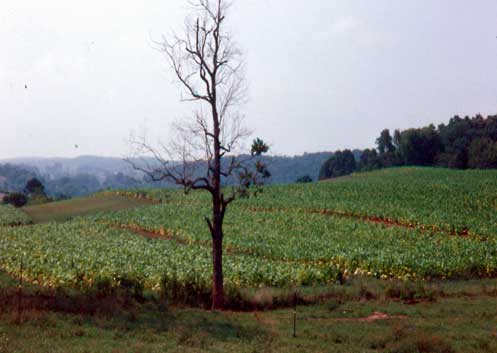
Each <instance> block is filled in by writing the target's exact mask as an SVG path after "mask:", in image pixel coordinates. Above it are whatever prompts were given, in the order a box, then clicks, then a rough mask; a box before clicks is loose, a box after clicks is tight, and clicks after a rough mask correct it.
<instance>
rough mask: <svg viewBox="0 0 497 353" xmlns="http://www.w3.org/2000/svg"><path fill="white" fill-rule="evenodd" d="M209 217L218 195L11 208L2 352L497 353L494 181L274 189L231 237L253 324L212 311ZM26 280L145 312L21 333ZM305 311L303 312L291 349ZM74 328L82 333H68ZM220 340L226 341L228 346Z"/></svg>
mask: <svg viewBox="0 0 497 353" xmlns="http://www.w3.org/2000/svg"><path fill="white" fill-rule="evenodd" d="M209 210H210V209H209V198H208V194H206V193H202V192H192V193H190V194H188V195H184V194H183V193H182V192H181V191H179V190H176V191H173V190H135V191H120V192H117V191H116V192H114V191H112V192H102V193H100V194H98V195H95V196H92V197H89V198H87V199H76V200H69V201H64V202H61V203H52V204H47V205H41V206H32V207H30V208H27V209H26V213H24V212H23V211H20V210H16V209H13V208H4V207H3V206H2V209H1V215H0V225H1V227H0V269H1V270H2V271H3V272H4V273H5V275H2V279H1V282H2V283H3V288H4V289H3V292H2V299H3V300H4V301H3V303H5V307H4V308H3V309H2V312H3V314H2V316H1V321H0V352H3V351H2V347H3V346H2V342H4V346H5V348H4V350H5V351H6V352H7V351H9V350H8V346H9V344H6V343H5V342H7V341H2V339H3V338H2V337H3V336H2V335H4V337H6V338H4V339H5V340H8V341H9V342H10V344H12V347H21V348H20V350H19V351H30V350H28V348H27V347H30V346H29V345H30V344H34V343H28V342H29V339H28V340H27V341H26V337H28V336H30V335H31V334H32V333H31V331H33V330H34V331H36V330H37V329H36V327H38V326H37V325H42V326H43V325H45V324H47V325H48V326H47V327H50V329H49V331H50V332H52V333H53V335H52V333H37V334H36V335H39V336H40V338H41V342H42V343H41V344H42V345H43V344H47V347H49V346H50V344H51V343H50V342H60V343H61V345H62V347H63V346H64V344H69V342H76V341H78V342H79V341H80V340H82V341H81V342H83V343H84V344H85V345H87V348H86V350H85V349H83V348H82V349H81V350H75V351H94V350H95V348H92V347H93V346H92V345H94V344H97V345H98V344H100V345H102V346H101V347H102V349H101V350H100V351H109V352H111V351H114V352H115V351H119V352H121V351H122V352H128V351H147V352H148V351H150V352H156V351H157V352H158V351H160V350H159V347H162V349H165V350H167V349H169V350H171V351H175V350H178V351H179V350H182V351H192V352H193V351H229V350H231V351H233V350H236V351H247V352H249V351H275V352H278V351H295V352H301V351H309V352H311V351H323V352H324V351H330V350H329V347H331V346H333V347H335V349H334V350H332V351H337V352H338V351H343V352H355V351H357V352H368V351H384V350H390V351H392V352H394V351H395V352H417V351H419V352H432V351H433V352H439V351H440V352H452V351H458V352H480V351H483V352H494V351H495V349H496V340H497V338H496V334H497V332H496V331H495V324H496V320H497V309H496V308H497V299H496V296H497V281H496V280H495V279H494V278H496V277H497V171H495V170H488V171H481V170H475V171H472V170H467V171H457V170H447V169H436V168H411V167H408V168H393V169H384V170H379V171H375V172H370V173H359V174H353V175H352V176H349V177H345V178H339V179H336V180H333V181H326V182H319V183H309V184H292V185H279V186H267V187H264V189H263V192H261V193H259V195H258V196H257V197H250V198H246V199H240V200H237V201H236V202H235V203H234V204H233V206H232V207H231V208H230V209H229V210H228V213H227V214H226V220H225V224H224V232H225V238H224V276H225V284H226V288H227V304H228V307H230V308H231V309H232V310H236V311H238V310H242V311H249V312H252V313H241V312H240V313H231V314H219V315H216V316H215V317H211V316H209V315H210V314H208V313H206V312H205V311H203V310H201V308H203V307H206V306H207V305H208V303H209V301H210V298H209V296H210V286H211V274H212V263H211V261H212V260H211V251H212V250H211V243H210V234H209V231H208V228H207V225H206V223H205V220H204V217H205V216H208V215H209ZM31 223H34V224H31ZM14 225H16V226H14ZM21 270H22V276H23V280H24V281H27V282H28V283H29V286H32V288H34V289H32V291H33V292H36V291H38V290H40V291H42V292H43V291H46V292H47V293H52V294H47V295H48V297H50V296H51V295H53V296H54V298H57V295H60V293H61V292H63V293H64V298H66V299H67V298H73V299H72V300H76V301H77V299H74V296H76V297H77V296H78V295H79V294H78V293H85V294H86V295H89V296H97V297H99V296H100V297H102V296H103V297H108V296H112V295H117V294H116V293H119V291H120V290H125V292H126V293H128V294H129V293H130V292H132V293H133V295H132V297H133V298H134V300H136V301H137V302H136V303H134V304H133V305H131V306H130V307H131V308H132V309H131V314H130V312H129V311H125V313H124V314H123V313H121V314H119V315H124V316H123V317H122V318H121V319H122V320H121V319H120V316H119V315H118V316H116V317H113V318H112V319H102V318H100V316H99V314H97V315H96V316H95V315H94V314H95V313H94V312H92V314H89V316H88V317H87V316H85V315H86V314H85V313H84V310H83V309H81V311H82V312H83V313H82V314H81V313H78V311H77V310H75V312H73V311H71V310H69V312H70V313H67V311H68V310H60V308H59V309H53V308H52V309H53V310H51V309H46V308H47V305H48V304H47V305H41V306H42V307H44V308H45V309H46V310H48V313H46V314H43V315H45V316H44V318H43V319H40V318H39V317H38V316H36V315H41V314H39V313H38V314H36V315H34V314H33V315H34V316H35V318H34V319H33V318H31V319H30V318H29V317H28V318H27V319H26V320H27V323H26V324H23V326H22V329H19V330H17V329H14V327H13V326H12V323H10V322H11V321H9V320H10V319H9V317H10V318H12V317H14V316H15V315H14V314H15V310H13V308H15V302H16V298H15V295H13V296H12V297H9V295H8V293H11V292H12V291H11V290H13V288H14V286H15V285H16V283H17V280H16V279H17V278H18V277H19V276H20V271H21ZM7 274H8V275H7ZM9 288H10V289H9ZM36 288H38V289H36ZM57 288H59V289H57ZM123 288H124V289H123ZM12 293H13V292H12ZM57 293H58V294H57ZM75 293H76V294H75ZM133 302H134V301H133ZM9 303H10V304H9ZM295 303H298V304H299V305H304V307H303V308H302V309H301V310H302V311H301V312H300V313H299V330H298V333H299V335H298V337H297V338H296V339H293V340H292V338H291V332H290V331H291V314H290V313H291V311H290V309H289V307H292V306H293V305H294V304H295ZM127 304H129V303H127ZM156 304H157V306H158V307H162V309H161V310H162V311H163V313H162V314H159V312H161V310H159V309H157V315H156V317H155V314H154V313H155V312H156V311H155V309H153V307H154V306H153V305H156ZM9 305H11V306H12V310H9V309H8V306H9ZM185 305H187V308H186V307H185ZM163 306H166V307H167V308H166V309H164V308H163ZM33 307H35V308H38V307H37V306H36V305H34V306H33ZM48 307H49V308H50V307H55V308H57V305H55V304H53V305H52V304H50V305H48ZM83 307H84V305H83V304H81V308H83ZM125 308H127V309H123V310H128V309H129V308H128V306H126V305H125ZM38 309H39V308H38ZM38 309H37V310H38ZM45 309H44V310H45ZM40 310H41V309H40ZM253 310H256V311H253ZM257 310H263V312H260V314H258V311H257ZM264 310H265V311H264ZM292 310H293V309H292ZM41 311H42V312H43V310H41ZM96 311H97V312H99V310H96ZM254 312H255V314H254ZM9 315H10V316H9ZM68 315H69V316H68ZM71 315H72V316H71ZM129 315H134V316H133V317H134V319H133V318H131V319H130V317H129ZM374 315H376V316H374ZM382 315H383V316H382ZM28 316H29V315H28ZM104 316H105V315H104ZM111 316H112V315H111ZM152 317H154V318H153V319H151V318H152ZM371 317H372V318H371ZM180 318H182V319H180ZM183 318H187V319H185V320H186V323H185V322H184V321H182V320H183ZM361 318H362V319H361ZM368 318H369V319H368ZM363 319H364V320H363ZM43 320H47V322H46V323H40V322H44V321H43ZM101 320H103V321H102V322H103V323H102V322H101ZM106 320H107V321H106ZM119 320H121V321H119ZM76 321H77V323H75V322H76ZM189 325H191V327H190V326H189ZM300 325H302V326H300ZM193 327H195V328H193ZM16 328H17V326H16ZM142 328H144V330H145V331H144V332H140V333H139V332H138V331H140V330H141V329H142ZM61 330H66V331H68V332H69V334H68V336H64V335H62V333H60V334H59V332H60V331H61ZM75 330H76V331H78V330H80V331H81V332H83V333H82V334H81V336H79V337H78V335H76V334H75V335H72V334H70V332H73V331H75ZM122 330H125V331H126V330H127V331H126V332H131V337H133V335H138V336H140V335H145V336H146V337H145V336H144V337H142V339H143V340H144V341H145V343H143V342H142V343H141V344H143V346H142V348H140V345H139V343H138V341H136V342H134V341H133V339H132V338H129V339H130V340H132V341H133V342H131V341H130V342H128V343H129V345H127V344H124V343H123V342H124V341H120V344H121V345H120V346H119V347H120V348H119V350H112V349H111V347H112V342H114V341H115V339H116V337H117V336H120V335H123V333H122ZM191 330H193V331H196V330H198V332H199V334H200V336H198V337H196V336H195V335H192V334H191V332H190V331H191ZM218 330H220V331H225V332H228V333H229V334H228V336H227V337H228V338H229V339H228V338H226V339H227V340H228V341H229V342H228V341H223V340H224V338H223V339H221V338H220V336H216V335H217V334H216V332H217V331H218ZM465 330H468V331H467V332H465ZM80 331H78V332H80ZM159 332H164V335H163V334H159ZM178 332H184V334H182V335H181V334H179V333H178ZM359 332H364V337H365V338H364V339H361V338H359ZM414 333H415V334H414ZM461 334H462V335H464V337H465V339H464V340H461V339H460V338H461V337H460V335H461ZM178 335H179V336H178ZM413 335H414V336H413ZM138 336H137V337H138ZM180 336H181V337H180ZM183 336H185V337H183ZM356 336H357V337H356ZM90 337H92V338H90ZM97 337H98V338H97ZM140 337H141V336H140ZM202 337H203V338H202ZM413 337H414V338H413ZM418 338H419V340H418ZM136 339H137V340H138V338H136ZM316 339H319V340H316ZM99 340H101V341H99ZM148 340H149V341H148ZM423 340H425V341H427V343H426V342H425V343H426V345H428V346H429V345H430V344H431V345H432V346H437V342H438V341H437V340H441V341H440V342H438V345H439V346H440V347H442V346H444V345H445V347H446V350H429V349H428V350H421V349H420V348H419V345H420V344H421V345H422V344H423ZM104 341H105V342H104ZM317 341H319V342H320V343H316V342H317ZM442 341H443V342H442ZM23 342H24V343H23ZM64 342H65V343H64ZM354 342H359V343H358V344H357V345H356V344H355V343H354ZM16 345H17V346H16ZM137 345H138V348H136V347H137ZM245 345H248V346H247V347H246V348H243V349H242V348H241V347H244V346H245ZM409 345H411V346H412V347H411V346H409ZM404 346H405V347H408V348H406V350H402V347H404ZM178 347H180V348H178ZM181 347H183V348H184V347H187V348H185V349H186V350H185V349H182V348H181ZM249 347H252V348H249ZM278 347H280V348H281V349H278ZM409 347H411V348H409ZM413 347H414V348H413ZM416 347H417V348H416ZM409 349H411V350H409ZM416 349H417V350H416ZM12 351H14V350H12ZM31 351H38V350H36V349H32V350H31ZM39 351H49V350H48V348H43V349H41V348H40V350H39ZM62 351H63V350H62Z"/></svg>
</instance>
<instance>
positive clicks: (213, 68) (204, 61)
mask: <svg viewBox="0 0 497 353" xmlns="http://www.w3.org/2000/svg"><path fill="white" fill-rule="evenodd" d="M192 7H193V12H192V15H191V16H190V17H188V18H187V20H186V28H185V33H184V34H183V35H182V36H178V35H173V36H172V38H165V37H163V40H162V41H161V42H160V43H159V44H160V49H161V50H162V51H163V52H164V53H165V55H166V57H167V59H168V61H169V63H170V65H171V67H172V69H173V70H174V74H175V76H176V78H177V79H178V81H179V83H180V85H181V86H182V91H183V93H182V100H183V101H186V102H193V103H194V106H195V108H194V110H193V117H191V118H190V119H188V120H187V121H181V122H179V123H177V124H175V129H176V132H177V138H175V139H174V140H173V141H171V142H170V143H169V144H167V145H164V144H160V147H159V148H156V147H152V146H151V145H150V144H149V143H148V142H147V141H146V140H145V138H141V139H134V140H133V141H132V142H133V143H134V145H135V147H137V149H135V151H136V152H137V153H138V154H143V153H144V152H146V153H148V154H151V155H152V156H153V157H154V159H155V163H149V164H147V163H143V162H142V163H138V162H137V161H136V160H135V159H131V158H130V159H128V161H130V163H132V164H133V167H134V168H135V169H138V170H141V171H142V172H144V173H146V174H147V175H148V176H149V177H150V178H151V179H152V180H154V181H162V180H168V181H171V182H173V183H175V184H177V185H181V186H183V187H184V188H185V190H186V191H189V190H198V189H202V190H206V191H208V192H209V193H210V194H211V196H212V214H211V216H209V217H206V222H207V225H208V227H209V230H210V233H211V237H212V259H213V277H212V280H213V282H212V308H213V309H222V308H223V307H224V284H223V283H224V281H223V220H224V216H225V213H226V209H227V207H228V205H229V204H230V203H231V202H232V201H233V200H235V198H236V197H237V196H238V195H239V194H240V193H245V192H246V191H247V188H248V186H249V185H250V184H254V183H255V184H258V183H259V182H258V180H261V178H260V177H261V176H262V178H264V177H267V176H268V175H269V174H268V172H267V170H266V169H265V166H264V165H263V164H262V163H261V162H260V161H258V163H257V164H256V167H255V170H251V169H250V168H249V166H248V164H247V161H246V160H241V159H240V158H238V157H236V153H237V152H238V150H239V148H240V147H241V146H240V142H241V140H242V139H243V138H245V137H247V136H248V135H249V132H248V131H247V130H246V129H245V128H244V127H243V124H242V116H241V115H240V113H239V112H238V110H237V108H238V107H239V106H240V104H241V103H243V102H244V101H245V97H246V87H245V81H244V70H243V60H242V54H241V52H240V51H239V50H238V49H237V47H236V45H235V44H234V43H233V42H232V40H231V37H230V35H229V33H228V31H227V30H226V28H225V27H226V26H225V21H226V17H225V16H226V14H227V11H228V9H229V7H230V4H229V3H228V2H227V1H226V0H195V2H194V3H192ZM261 142H262V141H260V140H259V142H258V144H254V146H255V147H254V146H253V148H252V151H251V152H252V155H260V154H261V153H262V152H267V145H265V144H264V143H263V142H262V145H261ZM223 159H224V162H222V161H223ZM228 178H237V179H238V181H239V182H240V183H239V186H238V187H231V188H223V182H224V181H225V180H227V179H228Z"/></svg>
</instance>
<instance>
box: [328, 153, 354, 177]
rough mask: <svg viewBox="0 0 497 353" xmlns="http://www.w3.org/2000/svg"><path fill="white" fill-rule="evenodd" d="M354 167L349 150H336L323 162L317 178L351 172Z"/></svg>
mask: <svg viewBox="0 0 497 353" xmlns="http://www.w3.org/2000/svg"><path fill="white" fill-rule="evenodd" d="M355 169H356V161H355V157H354V154H353V153H352V151H351V150H343V151H337V152H336V153H335V154H334V155H333V156H332V157H331V158H330V159H328V160H327V161H326V162H324V164H323V166H322V167H321V171H320V172H319V179H320V180H322V179H328V178H336V177H339V176H343V175H348V174H351V173H353V172H354V171H355Z"/></svg>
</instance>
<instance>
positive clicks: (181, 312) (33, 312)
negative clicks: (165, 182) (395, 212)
mask: <svg viewBox="0 0 497 353" xmlns="http://www.w3.org/2000/svg"><path fill="white" fill-rule="evenodd" d="M484 282H485V283H484V285H481V284H482V283H478V281H469V282H440V283H438V284H433V285H440V286H441V287H440V289H442V290H443V291H440V292H437V296H436V297H435V298H434V300H432V301H421V302H419V303H417V304H415V305H413V304H412V303H411V302H407V301H403V300H393V299H391V298H386V297H384V296H381V295H378V294H379V293H381V292H382V291H383V290H384V286H385V282H384V281H378V280H375V282H373V280H368V282H365V283H363V282H356V283H349V284H346V285H344V286H335V288H334V291H335V293H336V295H335V296H331V297H329V298H328V299H326V300H323V301H322V302H320V303H318V304H316V305H305V306H298V308H297V331H296V332H297V337H295V338H294V337H293V309H280V310H274V311H259V312H245V313H244V312H222V313H220V312H210V311H205V310H199V309H192V308H186V307H177V306H171V305H166V306H164V305H161V303H160V302H158V301H157V300H154V299H153V298H149V299H148V300H146V301H145V302H143V303H138V302H133V301H128V302H127V303H126V302H120V304H119V305H117V306H116V305H115V306H114V307H113V308H112V309H109V307H110V306H109V305H108V303H107V302H105V301H102V302H101V303H100V305H101V306H102V310H97V311H96V312H95V313H91V314H88V313H69V312H64V311H63V310H39V309H26V310H24V311H23V314H22V321H21V322H20V323H18V322H17V311H16V305H13V304H10V305H3V306H2V307H0V352H2V353H10V352H40V353H43V352H103V353H105V352H109V353H120V352H122V353H124V352H130V353H131V352H150V353H152V352H183V353H188V352H247V353H249V352H250V353H251V352H283V353H285V352H348V353H349V352H350V353H354V352H357V353H358V352H391V353H394V352H399V353H400V352H407V353H410V352H413V353H414V352H441V353H451V352H461V353H462V352H464V353H468V352H495V351H496V350H497V341H496V337H495V335H496V334H497V329H496V327H495V320H496V317H497V305H496V304H497V297H496V296H495V295H494V294H495V293H494V294H492V292H489V291H488V288H495V287H497V281H495V280H485V281H484ZM15 286H16V281H15V280H14V279H12V278H10V277H9V276H6V275H5V274H3V273H1V272H0V295H1V296H4V295H5V293H9V291H10V293H14V292H15V290H16V287H15ZM363 287H368V288H371V289H372V291H373V292H374V294H375V298H374V299H370V300H366V299H365V298H361V297H360V295H359V293H361V288H363ZM307 290H308V291H309V290H310V289H309V288H308V289H307ZM377 290H378V291H379V292H375V291H377ZM47 291H48V290H47V289H39V288H37V287H35V286H32V285H29V286H28V287H27V288H25V293H26V295H29V294H32V295H34V294H36V293H37V294H38V295H40V294H43V293H46V292H47ZM59 293H62V292H61V291H59ZM70 293H71V294H67V295H69V296H75V295H81V294H80V293H77V292H75V291H74V290H73V291H71V292H70ZM340 293H342V295H340ZM343 293H348V294H347V295H343ZM443 293H451V294H450V295H447V294H443ZM56 298H58V299H57V300H59V301H62V300H64V298H65V297H61V296H60V294H59V297H56ZM65 300H67V299H65ZM59 305H60V303H59ZM104 306H105V307H104ZM375 312H381V313H383V314H385V315H389V316H391V317H392V318H390V319H385V320H377V321H365V320H363V319H364V318H367V317H369V316H370V315H371V314H373V313H375Z"/></svg>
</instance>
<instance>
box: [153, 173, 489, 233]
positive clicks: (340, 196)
mask: <svg viewBox="0 0 497 353" xmlns="http://www.w3.org/2000/svg"><path fill="white" fill-rule="evenodd" d="M143 192H145V193H147V194H148V195H149V196H150V197H152V198H156V199H161V200H163V201H164V202H166V203H168V204H179V205H184V204H190V205H195V206H199V205H205V206H208V205H209V195H208V194H207V193H204V192H195V193H191V194H190V195H188V196H186V197H185V196H184V195H183V193H182V192H181V191H179V190H176V191H171V190H143ZM237 204H238V205H240V206H241V207H243V206H245V207H247V208H269V209H283V210H286V209H300V210H304V211H309V210H310V211H323V210H332V211H336V212H339V213H343V214H347V215H350V216H356V217H364V216H369V217H377V218H380V219H384V220H387V221H390V222H397V223H402V224H404V225H407V226H409V225H410V226H417V227H420V228H427V229H436V230H439V231H444V232H447V233H459V234H465V235H466V234H469V235H474V236H481V237H488V236H495V235H497V170H451V169H442V168H421V167H403V168H390V169H383V170H378V171H374V172H370V173H359V174H354V175H352V176H350V177H345V178H338V179H336V180H331V181H324V182H316V183H309V184H292V185H268V186H266V187H264V191H263V192H262V193H259V194H258V196H257V197H250V198H245V199H239V200H238V201H237Z"/></svg>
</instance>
